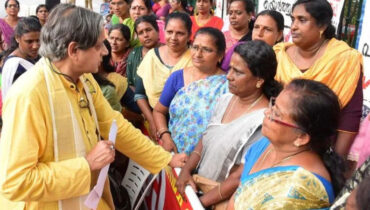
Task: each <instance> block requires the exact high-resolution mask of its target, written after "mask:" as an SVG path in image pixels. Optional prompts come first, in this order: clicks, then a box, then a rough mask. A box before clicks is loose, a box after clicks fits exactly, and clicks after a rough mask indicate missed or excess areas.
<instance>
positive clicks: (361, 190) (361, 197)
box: [356, 174, 370, 210]
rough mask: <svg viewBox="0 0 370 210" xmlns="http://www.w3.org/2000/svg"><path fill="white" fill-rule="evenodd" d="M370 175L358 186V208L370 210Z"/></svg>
mask: <svg viewBox="0 0 370 210" xmlns="http://www.w3.org/2000/svg"><path fill="white" fill-rule="evenodd" d="M369 189H370V175H369V174H368V177H366V178H365V179H364V180H362V182H360V184H359V185H358V187H357V193H356V205H357V209H362V210H369V209H370V193H369Z"/></svg>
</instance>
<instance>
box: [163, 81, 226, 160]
mask: <svg viewBox="0 0 370 210" xmlns="http://www.w3.org/2000/svg"><path fill="white" fill-rule="evenodd" d="M227 84H228V83H227V79H226V76H225V75H214V76H210V77H207V78H206V79H202V80H198V81H195V82H192V83H191V84H189V85H188V86H186V87H183V88H181V89H180V90H179V91H178V92H177V93H176V95H175V97H174V98H173V99H172V101H171V104H170V106H169V115H170V120H169V125H168V127H169V130H170V131H171V137H172V139H173V141H174V142H175V144H176V147H177V150H178V152H180V153H182V152H185V153H186V154H187V155H190V153H191V152H192V151H193V150H194V148H195V146H196V145H197V144H198V141H199V140H200V138H201V137H202V133H203V132H204V131H205V130H206V128H207V125H208V122H209V120H210V118H211V116H212V113H213V107H214V105H215V104H216V102H217V100H218V98H219V97H220V96H221V95H223V94H224V93H226V92H227V91H228V86H227Z"/></svg>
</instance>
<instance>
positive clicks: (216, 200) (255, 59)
mask: <svg viewBox="0 0 370 210" xmlns="http://www.w3.org/2000/svg"><path fill="white" fill-rule="evenodd" d="M276 66H277V62H276V57H275V53H274V51H273V50H272V48H271V47H270V46H269V45H267V44H266V43H264V42H262V41H250V42H247V43H245V44H243V45H239V46H238V47H236V49H235V52H234V54H233V56H232V58H231V64H230V70H229V72H228V74H227V80H228V81H229V83H228V87H229V91H230V93H227V94H225V95H223V96H221V97H220V98H219V99H218V102H217V104H216V105H215V107H214V109H213V113H212V116H211V119H210V121H209V123H208V126H207V128H206V130H205V131H204V132H203V134H202V139H201V140H199V142H198V144H197V146H196V147H195V149H194V150H193V151H192V152H191V154H190V157H189V160H188V161H187V162H186V164H185V166H184V167H183V168H182V170H181V173H180V175H179V178H178V180H177V183H176V186H177V188H178V190H179V192H180V193H181V194H182V195H184V189H185V187H186V185H189V184H190V185H191V186H193V187H194V189H195V188H196V186H195V184H197V187H199V189H200V190H201V191H202V192H203V193H204V194H203V195H202V196H201V197H200V202H201V203H202V205H203V206H204V207H209V206H212V205H215V204H217V205H218V206H219V207H222V206H223V208H222V209H224V208H225V206H226V205H227V200H228V199H229V198H230V197H231V195H232V194H233V193H234V191H235V190H236V188H237V187H238V185H239V179H240V175H241V172H242V169H243V167H242V165H241V164H242V163H243V161H242V160H243V157H244V154H245V151H246V150H247V149H248V148H249V147H250V145H251V144H252V143H254V142H255V141H257V140H258V139H260V138H261V137H262V135H261V125H262V120H263V116H264V115H263V112H264V110H265V109H266V108H267V107H268V103H269V99H270V98H271V97H274V96H277V94H278V93H279V92H280V90H281V86H280V84H279V83H277V82H276V81H275V80H274V77H275V73H276ZM185 102H186V101H185ZM186 114H188V115H190V116H191V115H192V112H191V111H189V112H188V113H186ZM183 135H184V136H186V135H189V133H186V134H183ZM194 169H196V171H197V174H196V175H194V176H193V177H192V176H191V173H192V171H194Z"/></svg>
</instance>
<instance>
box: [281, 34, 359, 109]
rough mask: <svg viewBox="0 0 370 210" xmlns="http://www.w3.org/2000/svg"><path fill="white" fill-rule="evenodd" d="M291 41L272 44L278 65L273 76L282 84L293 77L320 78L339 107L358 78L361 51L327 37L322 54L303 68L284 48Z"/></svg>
mask: <svg viewBox="0 0 370 210" xmlns="http://www.w3.org/2000/svg"><path fill="white" fill-rule="evenodd" d="M293 45H294V44H293V43H280V44H277V45H275V46H274V50H275V53H276V58H277V61H278V67H277V72H276V77H275V78H276V80H277V81H280V82H282V83H284V84H287V83H289V82H290V81H291V80H292V79H294V78H303V79H310V80H315V81H318V82H322V83H324V84H325V85H327V86H328V87H329V88H330V89H332V90H333V91H334V92H335V94H336V95H337V96H338V98H339V100H340V102H341V107H342V108H343V107H345V106H346V105H347V103H348V102H349V101H350V99H351V98H352V96H353V94H354V92H355V90H356V87H357V83H358V81H359V78H360V75H361V72H362V66H363V60H362V55H361V54H360V53H359V52H358V51H357V50H355V49H352V48H351V47H349V46H348V45H347V44H346V43H345V42H343V41H338V40H336V39H335V38H333V39H331V40H330V41H329V43H328V45H327V47H326V50H325V52H324V54H323V55H322V57H320V58H319V59H317V61H316V62H315V63H314V64H313V65H312V66H311V67H310V68H309V69H308V70H306V71H305V72H302V71H301V70H300V69H298V67H297V66H296V65H295V64H294V62H293V61H292V59H291V58H290V57H289V55H288V54H287V52H286V50H287V48H289V47H290V46H293Z"/></svg>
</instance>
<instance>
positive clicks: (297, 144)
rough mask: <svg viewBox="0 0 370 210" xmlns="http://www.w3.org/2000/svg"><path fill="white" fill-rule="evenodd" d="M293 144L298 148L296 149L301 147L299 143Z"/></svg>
mask: <svg viewBox="0 0 370 210" xmlns="http://www.w3.org/2000/svg"><path fill="white" fill-rule="evenodd" d="M293 144H294V146H296V147H299V146H301V144H300V143H298V142H294V143H293Z"/></svg>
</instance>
